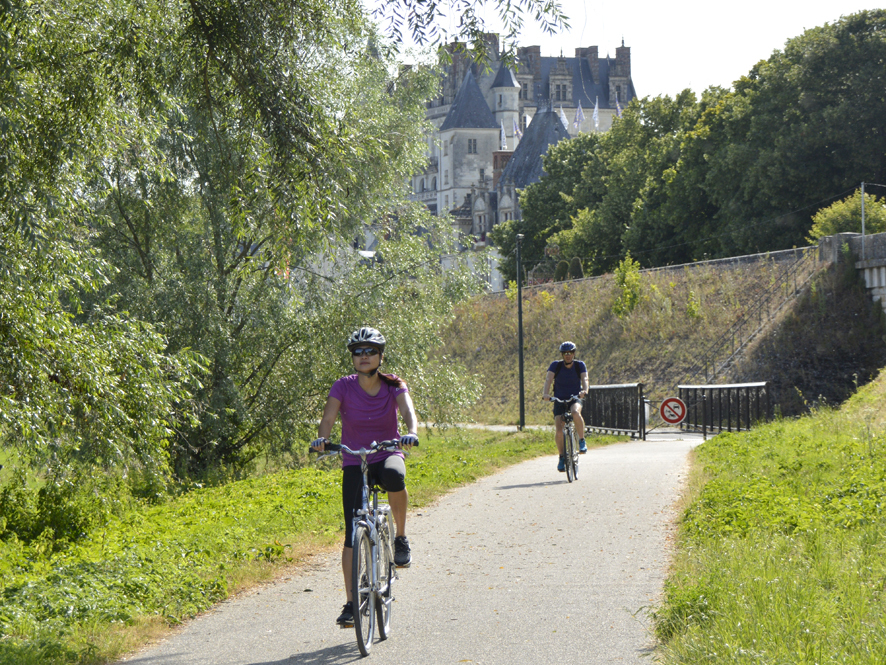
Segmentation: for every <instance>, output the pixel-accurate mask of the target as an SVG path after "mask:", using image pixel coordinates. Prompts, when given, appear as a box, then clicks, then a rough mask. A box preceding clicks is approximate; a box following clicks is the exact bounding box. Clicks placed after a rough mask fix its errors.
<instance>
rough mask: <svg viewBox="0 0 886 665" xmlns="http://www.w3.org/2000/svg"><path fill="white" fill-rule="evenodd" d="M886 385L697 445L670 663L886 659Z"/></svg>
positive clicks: (671, 592)
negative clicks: (836, 405)
mask: <svg viewBox="0 0 886 665" xmlns="http://www.w3.org/2000/svg"><path fill="white" fill-rule="evenodd" d="M884 393H886V375H884V376H883V377H882V378H881V379H880V380H878V381H876V382H874V383H872V384H869V385H868V386H866V387H864V388H863V389H861V390H860V391H859V393H858V394H857V395H856V396H855V397H853V398H852V399H851V400H850V401H849V402H848V403H847V405H846V406H845V407H844V408H843V409H841V410H835V409H832V408H821V409H818V410H816V412H815V413H814V414H813V415H811V416H808V417H804V418H802V419H799V420H795V421H787V420H783V421H779V422H775V423H771V424H769V425H766V426H763V427H760V428H758V429H756V430H754V431H752V432H750V433H746V434H741V435H736V434H732V435H729V434H721V435H719V436H717V437H716V438H714V439H713V440H711V441H709V442H707V443H705V444H704V445H703V446H701V447H700V448H699V449H698V451H697V464H696V468H695V472H694V473H695V479H694V487H695V488H696V493H695V495H694V496H693V497H692V500H691V502H690V504H689V507H688V508H687V510H686V512H685V514H684V517H683V520H682V524H681V527H680V529H681V531H680V537H679V550H678V554H677V557H676V560H675V564H674V567H673V570H672V573H671V575H670V577H669V579H668V582H667V584H666V588H665V599H664V602H663V603H662V605H661V606H660V607H659V608H657V609H656V610H655V611H654V613H653V616H654V619H655V626H656V632H657V634H658V636H659V638H660V639H661V640H662V647H661V649H660V658H661V661H662V662H664V663H684V664H685V663H702V662H704V663H711V662H716V663H733V662H734V663H738V662H741V663H838V662H839V663H871V664H873V663H878V664H879V663H884V662H886V622H884V612H886V514H884V507H886V505H884V503H886V429H884V416H883V414H884V409H883V398H884ZM875 404H876V405H877V407H878V408H872V407H873V405H875Z"/></svg>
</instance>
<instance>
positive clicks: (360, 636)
mask: <svg viewBox="0 0 886 665" xmlns="http://www.w3.org/2000/svg"><path fill="white" fill-rule="evenodd" d="M399 445H400V440H399V439H393V440H391V441H373V442H372V444H371V445H370V446H369V447H368V448H360V449H358V450H353V449H351V448H348V446H346V445H344V444H334V443H327V444H326V445H325V448H326V450H328V451H330V452H329V453H327V454H326V455H322V456H321V457H320V458H318V459H324V458H326V457H333V456H335V455H340V454H341V453H343V452H345V453H348V454H349V455H355V456H357V457H359V458H360V469H361V470H362V472H363V499H362V505H361V507H360V508H359V509H357V510H355V511H354V536H353V541H352V544H353V548H354V559H353V567H352V569H351V574H352V576H353V577H352V578H351V580H352V583H351V589H352V590H353V594H354V630H355V631H356V633H357V647H358V648H359V649H360V653H361V654H363V655H364V656H368V655H369V650H370V649H371V648H372V643H373V641H374V639H375V629H376V627H377V628H378V639H379V640H385V639H387V638H388V636H389V635H390V634H391V609H392V605H393V602H394V594H393V584H394V580H396V579H398V576H397V567H396V565H395V564H394V534H395V533H396V532H395V530H394V518H393V517H392V516H391V507H390V506H389V505H388V504H379V503H378V493H379V492H380V491H382V490H381V489H380V488H379V487H378V485H376V484H375V483H374V481H373V479H372V478H370V477H369V463H368V461H367V458H368V456H369V455H371V454H372V453H376V452H379V451H381V450H396V449H397V448H398V447H399ZM416 445H418V444H416Z"/></svg>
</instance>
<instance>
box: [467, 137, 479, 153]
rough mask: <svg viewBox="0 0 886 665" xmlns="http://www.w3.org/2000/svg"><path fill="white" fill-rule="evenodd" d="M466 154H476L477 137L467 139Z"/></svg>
mask: <svg viewBox="0 0 886 665" xmlns="http://www.w3.org/2000/svg"><path fill="white" fill-rule="evenodd" d="M468 154H469V155H476V154H477V139H468Z"/></svg>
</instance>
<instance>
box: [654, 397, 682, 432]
mask: <svg viewBox="0 0 886 665" xmlns="http://www.w3.org/2000/svg"><path fill="white" fill-rule="evenodd" d="M658 413H659V415H661V419H662V420H664V421H665V422H666V423H667V424H668V425H677V424H679V423H682V422H683V419H684V418H685V417H686V402H684V401H683V400H682V399H680V398H679V397H668V398H667V399H665V400H664V401H663V402H662V403H661V407H659V409H658Z"/></svg>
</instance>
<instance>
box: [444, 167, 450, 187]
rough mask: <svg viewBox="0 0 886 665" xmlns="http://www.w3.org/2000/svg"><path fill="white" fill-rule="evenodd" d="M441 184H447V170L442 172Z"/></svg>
mask: <svg viewBox="0 0 886 665" xmlns="http://www.w3.org/2000/svg"><path fill="white" fill-rule="evenodd" d="M443 184H444V185H448V184H449V171H448V170H446V171H443Z"/></svg>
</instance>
